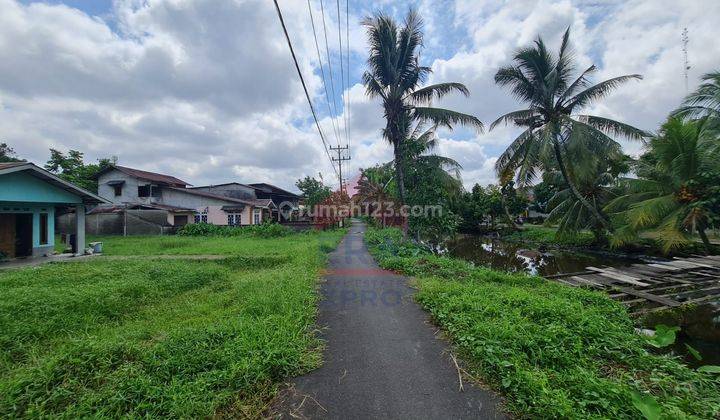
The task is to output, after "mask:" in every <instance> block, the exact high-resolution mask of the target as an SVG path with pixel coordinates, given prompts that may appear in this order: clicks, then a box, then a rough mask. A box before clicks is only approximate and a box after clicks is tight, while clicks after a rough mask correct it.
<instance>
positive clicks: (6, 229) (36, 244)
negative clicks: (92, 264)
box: [0, 162, 106, 258]
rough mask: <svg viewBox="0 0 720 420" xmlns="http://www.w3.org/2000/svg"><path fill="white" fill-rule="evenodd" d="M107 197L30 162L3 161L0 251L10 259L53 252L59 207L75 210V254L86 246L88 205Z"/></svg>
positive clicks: (0, 167) (0, 200)
mask: <svg viewBox="0 0 720 420" xmlns="http://www.w3.org/2000/svg"><path fill="white" fill-rule="evenodd" d="M105 202H106V200H104V199H103V198H101V197H99V196H97V195H95V194H93V193H91V192H89V191H85V190H84V189H82V188H80V187H78V186H76V185H74V184H71V183H69V182H67V181H65V180H63V179H61V178H59V177H57V176H56V175H54V174H52V173H50V172H48V171H46V170H44V169H42V168H40V167H38V166H36V165H34V164H32V163H30V162H11V163H0V253H2V254H3V256H4V257H7V258H15V257H27V256H41V255H50V254H52V253H53V252H54V248H55V234H54V233H55V212H56V209H63V210H66V209H73V210H74V211H75V213H74V214H75V217H76V219H77V223H75V225H76V226H77V227H76V229H75V230H74V232H73V233H74V235H75V247H74V251H75V252H76V253H79V254H80V253H83V251H84V249H85V206H87V205H96V204H99V203H105Z"/></svg>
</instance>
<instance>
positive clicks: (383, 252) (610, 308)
mask: <svg viewBox="0 0 720 420" xmlns="http://www.w3.org/2000/svg"><path fill="white" fill-rule="evenodd" d="M366 238H367V243H368V246H369V248H370V252H371V253H372V254H373V255H374V256H375V258H376V259H377V260H378V263H379V264H380V266H382V267H383V268H386V269H391V270H395V271H398V272H400V273H403V274H406V275H411V276H416V277H418V279H417V282H416V284H417V287H418V288H419V292H418V293H417V295H416V299H417V301H418V302H419V303H420V304H421V305H422V306H423V307H424V308H425V309H426V310H428V311H429V312H430V313H431V314H432V316H433V319H434V320H435V321H436V322H437V323H438V324H439V325H440V326H441V327H442V328H443V329H444V330H445V331H446V332H447V333H448V335H449V336H450V338H451V339H452V341H453V343H454V344H455V345H456V347H457V349H458V350H459V351H460V353H461V355H462V356H463V357H464V358H465V360H466V362H467V363H468V366H469V370H470V371H471V373H472V374H474V375H477V377H478V378H482V380H483V382H484V383H487V384H489V385H491V386H492V387H493V388H494V389H496V390H498V391H501V392H503V393H504V394H505V395H506V396H507V406H508V408H509V409H510V410H511V411H512V412H513V413H514V414H517V415H518V417H521V418H582V419H584V418H641V412H640V411H639V410H640V409H639V408H636V407H637V405H636V400H637V399H638V398H637V396H638V395H639V396H641V397H642V398H641V399H642V401H644V403H647V404H650V405H653V406H656V407H657V410H658V411H659V412H661V414H662V418H717V416H718V414H719V413H720V383H719V382H718V381H717V379H716V378H714V377H713V376H712V375H711V374H709V373H704V372H699V371H695V370H693V369H690V368H689V367H687V366H686V365H685V364H683V363H682V362H681V361H680V360H679V359H678V358H676V357H673V356H659V355H655V354H652V353H650V352H648V350H647V342H646V340H644V339H643V338H642V337H641V336H639V335H638V334H636V333H635V331H634V328H633V327H634V325H633V321H632V319H631V318H630V317H629V316H628V314H627V312H626V310H625V308H623V306H622V305H621V304H620V303H618V302H615V301H613V300H612V299H610V298H609V297H607V296H606V295H604V294H603V293H600V292H595V291H590V290H585V289H581V288H572V287H567V286H564V285H561V284H558V283H554V282H550V281H546V280H544V279H542V278H540V277H531V276H528V275H526V274H514V273H504V272H499V271H495V270H490V269H487V268H484V267H475V266H474V265H473V264H471V263H469V262H466V261H463V260H458V259H454V258H448V257H443V256H437V255H432V254H429V253H427V252H424V250H422V249H421V248H417V249H416V251H415V252H416V255H412V252H411V251H410V250H409V248H412V247H413V246H414V245H413V244H412V243H411V242H409V241H405V240H403V238H402V235H401V234H400V232H399V231H397V230H393V229H384V230H377V229H370V230H368V233H367V235H366Z"/></svg>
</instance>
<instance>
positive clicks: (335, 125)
mask: <svg viewBox="0 0 720 420" xmlns="http://www.w3.org/2000/svg"><path fill="white" fill-rule="evenodd" d="M307 4H308V11H309V12H310V23H311V24H312V30H313V37H314V38H315V51H316V52H317V57H318V63H319V64H320V75H321V76H322V82H323V88H324V89H325V102H326V103H327V107H328V115H330V122H331V123H332V126H333V133H334V134H335V141H336V142H337V144H340V138H339V133H340V132H339V131H338V122H337V120H336V117H335V116H334V115H333V112H332V109H330V94H328V88H327V82H326V79H325V70H324V69H323V63H322V58H321V56H320V45H319V44H318V40H317V32H316V30H315V18H313V13H312V6H311V5H310V0H307Z"/></svg>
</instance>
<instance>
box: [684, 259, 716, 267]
mask: <svg viewBox="0 0 720 420" xmlns="http://www.w3.org/2000/svg"><path fill="white" fill-rule="evenodd" d="M677 261H682V262H683V263H685V264H690V265H691V266H695V267H706V268H713V266H712V265H709V264H705V263H700V262H697V261H694V260H693V259H690V258H686V259H682V260H677Z"/></svg>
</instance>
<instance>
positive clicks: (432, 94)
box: [406, 82, 470, 104]
mask: <svg viewBox="0 0 720 420" xmlns="http://www.w3.org/2000/svg"><path fill="white" fill-rule="evenodd" d="M451 92H460V93H462V94H463V95H465V96H469V95H470V91H469V90H468V88H467V87H465V85H464V84H462V83H457V82H448V83H437V84H434V85H430V86H425V87H423V88H420V89H418V90H416V91H414V92H411V93H409V94H408V95H407V96H406V98H407V99H409V100H410V101H412V102H413V103H415V104H421V103H429V102H430V101H431V100H432V99H433V98H435V99H440V98H442V97H443V96H445V95H447V94H448V93H451Z"/></svg>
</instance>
